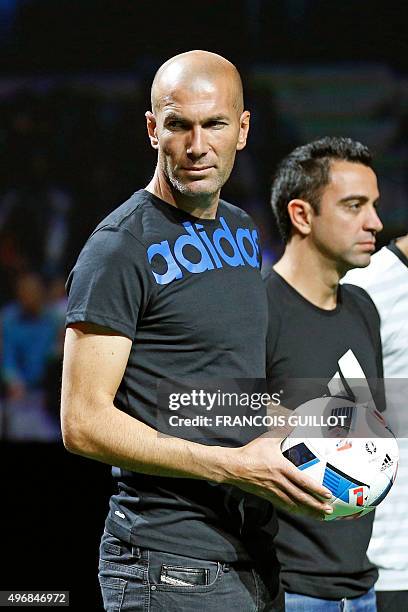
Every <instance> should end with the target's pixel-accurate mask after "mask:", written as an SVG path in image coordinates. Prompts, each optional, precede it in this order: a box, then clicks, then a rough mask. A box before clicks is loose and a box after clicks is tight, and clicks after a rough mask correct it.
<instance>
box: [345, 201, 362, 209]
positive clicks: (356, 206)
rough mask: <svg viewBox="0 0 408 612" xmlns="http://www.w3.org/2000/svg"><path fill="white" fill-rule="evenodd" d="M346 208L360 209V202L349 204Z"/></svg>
mask: <svg viewBox="0 0 408 612" xmlns="http://www.w3.org/2000/svg"><path fill="white" fill-rule="evenodd" d="M348 207H349V208H351V210H358V209H359V208H361V203H360V202H349V204H348Z"/></svg>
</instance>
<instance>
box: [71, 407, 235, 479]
mask: <svg viewBox="0 0 408 612" xmlns="http://www.w3.org/2000/svg"><path fill="white" fill-rule="evenodd" d="M80 422H81V420H80V419H74V418H73V417H71V419H67V418H63V419H62V431H63V438H64V444H65V446H66V448H67V449H68V450H69V451H71V452H73V453H76V454H79V455H83V456H85V457H89V458H92V459H95V460H97V461H101V462H103V463H108V464H110V465H115V466H118V467H121V468H124V469H127V470H131V471H134V472H141V473H143V474H152V475H156V476H172V477H178V478H198V479H203V480H212V481H214V482H226V481H227V480H228V477H229V472H230V469H229V468H231V467H232V465H231V463H232V462H233V454H234V453H233V449H229V448H225V447H220V446H206V445H203V444H197V443H195V442H189V441H187V440H182V439H179V438H174V437H169V436H165V435H163V434H159V433H158V432H157V431H156V430H155V429H153V428H152V427H149V426H148V425H145V424H144V423H142V422H141V421H139V420H137V419H135V418H133V417H131V416H129V415H128V414H126V413H124V412H122V411H121V410H118V409H117V408H116V407H115V406H113V405H112V404H110V405H107V406H106V407H104V408H100V407H99V408H98V410H97V411H95V413H94V418H91V417H90V416H89V412H88V414H87V420H86V422H84V423H83V425H82V426H80V425H79V424H80ZM227 466H228V467H227Z"/></svg>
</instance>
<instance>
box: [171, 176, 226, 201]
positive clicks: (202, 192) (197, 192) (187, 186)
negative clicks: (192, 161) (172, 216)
mask: <svg viewBox="0 0 408 612" xmlns="http://www.w3.org/2000/svg"><path fill="white" fill-rule="evenodd" d="M171 183H172V186H173V188H174V189H175V190H176V191H178V192H179V193H180V194H181V195H183V196H185V197H189V198H205V197H211V196H214V195H215V194H217V193H218V192H219V190H220V187H219V186H218V185H216V184H215V183H214V182H213V181H205V180H199V181H188V182H184V181H183V182H182V181H179V180H173V181H171Z"/></svg>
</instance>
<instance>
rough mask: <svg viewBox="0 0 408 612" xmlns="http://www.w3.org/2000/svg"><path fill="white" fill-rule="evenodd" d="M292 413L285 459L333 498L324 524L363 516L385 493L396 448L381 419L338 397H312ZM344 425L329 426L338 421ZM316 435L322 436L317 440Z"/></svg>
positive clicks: (394, 464)
mask: <svg viewBox="0 0 408 612" xmlns="http://www.w3.org/2000/svg"><path fill="white" fill-rule="evenodd" d="M294 414H296V415H298V418H297V420H298V422H299V424H298V425H297V426H296V427H295V429H294V430H293V431H292V432H291V433H290V435H289V436H288V437H287V438H285V440H284V441H283V442H282V446H281V449H282V452H283V455H284V456H285V457H286V458H287V459H289V461H291V462H292V463H293V464H294V465H296V466H297V467H298V468H299V470H302V471H303V472H304V473H305V474H307V475H308V476H310V477H311V478H314V479H315V480H317V481H318V482H319V483H320V484H322V485H323V486H325V487H326V488H328V489H329V490H330V491H331V493H332V498H331V500H329V504H331V505H332V507H333V514H331V515H327V516H326V518H325V520H328V521H332V520H335V519H338V518H341V517H344V516H349V515H360V516H362V515H363V514H367V512H370V511H371V510H374V508H375V507H376V506H378V504H379V503H381V502H382V500H383V499H384V498H385V496H386V495H387V494H388V493H389V491H390V489H391V487H392V485H393V483H394V480H395V477H396V473H397V468H398V459H399V453H398V445H397V441H396V439H395V437H394V435H393V434H392V432H391V431H390V430H389V429H388V428H387V427H386V425H385V422H384V419H383V418H382V416H381V414H380V413H379V412H378V411H377V410H376V409H373V408H369V407H368V406H367V405H361V404H360V405H359V404H355V403H353V402H351V401H349V400H347V399H342V398H339V397H324V398H316V399H314V400H311V401H309V402H306V403H305V404H302V406H301V407H300V408H298V409H297V410H296V411H295V412H294ZM339 416H342V417H343V418H342V419H341V420H340V422H341V423H343V425H342V426H339V425H333V424H332V425H328V423H329V422H331V423H333V421H336V419H333V418H331V419H328V417H339ZM317 436H320V437H317Z"/></svg>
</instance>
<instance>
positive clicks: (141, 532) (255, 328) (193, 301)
mask: <svg viewBox="0 0 408 612" xmlns="http://www.w3.org/2000/svg"><path fill="white" fill-rule="evenodd" d="M260 261H261V257H260V248H259V244H258V232H257V230H256V228H255V226H254V223H253V221H252V220H251V218H250V217H249V216H248V215H247V214H246V213H245V212H243V211H242V210H240V209H238V208H236V207H235V206H232V205H231V204H228V203H227V202H224V201H222V200H221V201H220V203H219V206H218V211H217V215H216V218H215V219H214V220H205V219H197V218H195V217H192V216H190V215H189V214H187V213H185V212H183V211H181V210H179V209H176V208H175V207H173V206H171V205H169V204H167V203H166V202H163V201H162V200H160V199H159V198H157V197H155V196H153V195H152V194H150V193H149V192H147V191H145V190H140V191H138V192H136V193H135V194H134V195H133V196H132V197H131V198H130V199H129V200H128V201H127V202H125V203H124V204H123V205H121V206H120V207H119V208H117V209H116V210H115V211H113V212H112V213H111V214H110V215H109V216H108V217H107V218H106V219H105V220H104V221H103V222H102V223H100V225H99V226H98V227H97V228H96V230H95V231H94V232H93V234H92V235H91V237H90V238H89V240H88V242H87V243H86V245H85V247H84V249H83V250H82V252H81V254H80V256H79V258H78V261H77V263H76V265H75V267H74V269H73V271H72V272H71V274H70V276H69V279H68V283H67V286H68V291H69V303H68V314H67V324H70V323H75V322H79V321H87V322H92V323H96V324H99V325H103V326H107V327H109V328H111V329H113V330H115V331H118V332H120V333H121V334H123V335H125V336H127V337H129V338H130V339H131V340H132V348H131V352H130V356H129V360H128V363H127V366H126V370H125V373H124V376H123V380H122V382H121V384H120V386H119V389H118V391H117V395H116V398H115V405H116V406H117V407H118V408H120V409H121V410H123V411H124V412H126V413H128V414H129V415H131V416H133V417H135V418H137V419H139V420H141V421H143V422H144V423H146V424H148V425H150V426H151V427H153V428H154V429H157V420H156V411H157V385H158V382H160V381H161V380H162V379H167V378H172V377H183V378H187V379H188V378H191V379H200V378H205V379H211V378H212V377H213V378H226V379H228V378H235V377H238V378H247V379H249V378H251V379H252V378H265V350H266V332H267V318H268V314H267V303H266V291H265V286H264V283H263V281H262V278H261V274H260ZM238 433H239V432H238V430H237V436H238ZM238 438H239V436H238V437H237V439H236V440H234V439H229V440H228V443H227V444H225V445H228V446H234V445H236V446H239V445H240V444H242V441H241V440H239V439H238ZM214 443H216V442H214V440H213V439H209V440H208V444H214ZM218 443H219V442H218ZM113 475H114V476H115V478H116V480H117V483H118V489H119V490H118V494H115V495H113V496H112V497H111V501H110V513H109V516H108V518H107V528H108V529H109V530H110V531H111V532H112V533H114V534H116V535H117V536H118V537H121V538H122V539H125V540H127V541H129V542H131V543H132V544H134V545H137V546H142V547H146V548H152V549H156V550H162V551H168V552H174V553H179V554H186V555H190V556H193V557H198V558H207V559H220V560H225V561H235V560H237V559H240V560H241V559H247V558H248V552H247V548H246V546H245V545H244V543H243V539H244V538H243V534H245V533H246V532H251V530H253V529H255V528H258V529H260V528H261V526H262V525H263V524H264V523H265V524H266V523H267V522H269V523H270V518H271V515H272V510H271V508H272V507H271V505H270V504H268V503H266V502H264V501H262V500H260V499H259V500H257V501H256V503H255V504H254V503H253V501H254V500H253V499H250V498H248V497H247V496H245V494H244V493H242V492H240V491H239V490H238V489H236V488H234V487H226V486H218V485H215V484H214V483H209V482H206V481H202V480H194V479H188V478H183V479H182V478H165V477H156V476H149V475H143V474H137V473H133V472H128V471H125V470H121V469H118V468H113ZM256 499H257V498H256ZM246 507H247V511H246ZM254 507H255V508H254ZM269 527H270V525H269ZM272 530H273V529H271V531H272Z"/></svg>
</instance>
